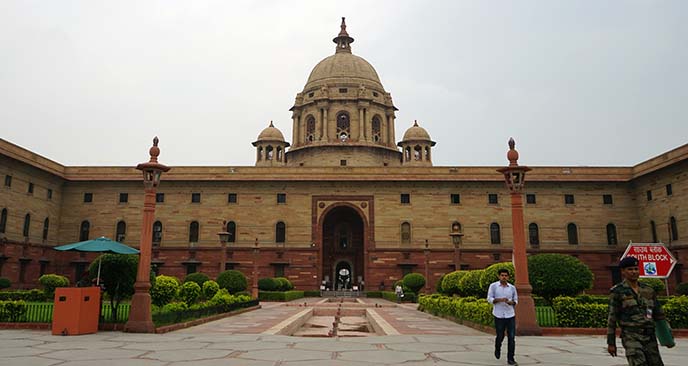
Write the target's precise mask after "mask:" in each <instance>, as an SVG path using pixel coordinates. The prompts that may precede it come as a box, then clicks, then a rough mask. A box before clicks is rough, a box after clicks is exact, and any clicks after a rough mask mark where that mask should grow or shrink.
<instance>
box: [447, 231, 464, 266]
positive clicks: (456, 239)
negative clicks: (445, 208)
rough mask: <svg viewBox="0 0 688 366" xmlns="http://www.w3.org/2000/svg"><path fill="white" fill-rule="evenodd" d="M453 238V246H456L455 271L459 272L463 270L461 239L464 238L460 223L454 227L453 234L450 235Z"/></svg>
mask: <svg viewBox="0 0 688 366" xmlns="http://www.w3.org/2000/svg"><path fill="white" fill-rule="evenodd" d="M449 236H450V237H451V241H452V244H454V270H455V271H458V270H460V269H461V251H460V250H461V249H460V248H461V239H462V238H463V233H462V232H461V226H460V225H459V223H458V222H455V223H454V224H453V225H452V229H451V232H450V233H449Z"/></svg>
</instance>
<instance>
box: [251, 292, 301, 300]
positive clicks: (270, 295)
mask: <svg viewBox="0 0 688 366" xmlns="http://www.w3.org/2000/svg"><path fill="white" fill-rule="evenodd" d="M303 295H304V294H303V291H260V292H258V300H260V301H291V300H296V299H300V298H303Z"/></svg>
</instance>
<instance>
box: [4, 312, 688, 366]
mask: <svg viewBox="0 0 688 366" xmlns="http://www.w3.org/2000/svg"><path fill="white" fill-rule="evenodd" d="M301 301H303V300H301ZM380 301H381V303H382V301H384V300H380ZM386 304H389V303H386ZM299 309H300V308H299V307H298V306H296V307H295V306H284V304H274V303H273V304H271V303H268V304H264V308H263V309H260V310H257V311H253V312H249V313H244V314H241V315H237V316H233V317H229V318H225V319H222V320H218V321H215V322H212V323H207V324H204V325H201V326H197V327H193V328H188V329H183V330H180V331H176V332H172V333H167V334H161V335H159V334H129V333H120V332H99V333H97V334H92V335H84V336H72V337H61V336H52V335H50V333H49V332H47V331H30V330H0V366H4V365H12V366H15V365H17V366H18V365H21V366H33V365H36V366H38V365H46V366H48V365H59V366H91V365H93V366H111V365H127V366H183V365H186V366H219V365H223V366H232V365H241V366H263V365H264V366H297V365H298V366H310V365H332V366H348V365H364V366H381V365H409V366H421V365H440V366H441V365H505V364H506V361H505V360H504V359H503V358H502V359H501V360H496V359H495V358H494V356H493V355H492V349H493V339H494V336H490V335H486V334H484V333H480V332H477V331H475V330H473V329H470V328H466V327H463V326H460V325H457V324H454V323H452V322H449V321H447V320H443V319H439V318H435V317H433V316H430V315H427V314H423V313H419V312H417V311H415V310H414V308H413V306H406V305H404V306H401V307H397V308H382V309H380V308H376V311H378V313H379V314H381V316H383V317H384V318H385V320H387V321H388V322H389V323H390V324H392V323H394V324H393V325H394V326H395V327H397V328H398V330H399V331H400V333H401V335H398V336H373V337H361V338H303V337H289V336H279V335H267V334H260V332H262V331H264V330H266V329H269V328H270V327H271V326H273V325H274V324H276V323H277V322H279V321H281V320H282V319H284V318H285V317H288V316H289V314H293V313H296V312H298V311H299ZM301 309H302V308H301ZM682 341H683V340H682V339H679V342H678V343H679V344H678V346H677V347H675V348H673V349H670V350H668V349H666V348H662V355H663V358H664V363H665V365H667V366H679V365H685V360H686V359H688V347H686V346H685V344H683V342H682ZM604 343H605V340H604V337H600V336H578V337H518V338H517V340H516V344H517V349H516V356H517V357H516V359H517V361H519V363H520V364H521V365H595V366H612V365H614V366H615V365H625V364H626V362H625V358H623V357H617V358H612V357H610V356H609V355H607V354H606V346H605V345H604ZM619 348H620V350H621V352H623V351H622V350H623V349H622V348H621V345H620V342H619ZM622 355H623V354H622Z"/></svg>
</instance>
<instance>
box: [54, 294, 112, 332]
mask: <svg viewBox="0 0 688 366" xmlns="http://www.w3.org/2000/svg"><path fill="white" fill-rule="evenodd" d="M99 310H100V287H59V288H56V289H55V304H54V307H53V326H52V329H53V335H78V334H89V333H96V332H97V331H98V316H99V315H100V311H99Z"/></svg>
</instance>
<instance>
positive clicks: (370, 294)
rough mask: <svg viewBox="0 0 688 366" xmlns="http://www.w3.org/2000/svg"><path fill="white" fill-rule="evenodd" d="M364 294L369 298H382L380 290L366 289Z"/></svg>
mask: <svg viewBox="0 0 688 366" xmlns="http://www.w3.org/2000/svg"><path fill="white" fill-rule="evenodd" d="M365 294H366V297H369V298H371V299H372V298H376V299H379V298H382V291H366V293H365Z"/></svg>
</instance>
